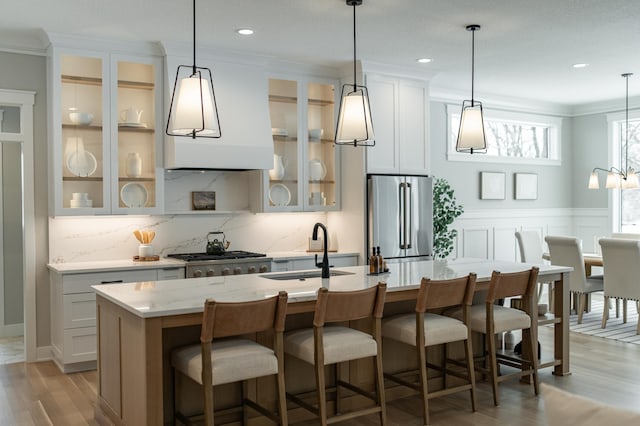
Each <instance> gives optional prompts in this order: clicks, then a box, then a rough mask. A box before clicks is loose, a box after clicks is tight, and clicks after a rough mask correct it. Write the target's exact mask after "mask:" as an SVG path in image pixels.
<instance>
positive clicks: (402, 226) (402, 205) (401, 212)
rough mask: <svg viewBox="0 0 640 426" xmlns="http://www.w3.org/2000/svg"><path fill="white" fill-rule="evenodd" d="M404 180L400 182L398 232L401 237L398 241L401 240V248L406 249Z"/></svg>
mask: <svg viewBox="0 0 640 426" xmlns="http://www.w3.org/2000/svg"><path fill="white" fill-rule="evenodd" d="M404 185H405V184H404V182H401V183H400V184H398V214H399V219H400V220H399V221H398V232H399V234H400V235H399V238H398V241H399V242H400V248H401V249H405V248H406V247H405V239H404V233H405V225H406V221H405V214H406V212H405V202H404V197H405V194H404Z"/></svg>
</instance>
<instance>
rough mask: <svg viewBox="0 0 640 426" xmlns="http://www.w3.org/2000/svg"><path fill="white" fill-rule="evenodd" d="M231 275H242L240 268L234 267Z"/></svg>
mask: <svg viewBox="0 0 640 426" xmlns="http://www.w3.org/2000/svg"><path fill="white" fill-rule="evenodd" d="M233 273H234V274H236V275H240V274H241V273H242V268H241V267H239V266H236V267H235V268H233Z"/></svg>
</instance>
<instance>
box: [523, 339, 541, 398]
mask: <svg viewBox="0 0 640 426" xmlns="http://www.w3.org/2000/svg"><path fill="white" fill-rule="evenodd" d="M522 344H523V345H527V346H529V348H528V349H529V351H528V352H529V354H530V358H529V362H530V365H529V368H531V379H532V381H533V392H534V393H535V394H536V395H538V342H536V341H535V340H534V339H533V333H532V332H531V329H530V328H527V329H524V330H522ZM523 353H526V351H525V350H524V348H523Z"/></svg>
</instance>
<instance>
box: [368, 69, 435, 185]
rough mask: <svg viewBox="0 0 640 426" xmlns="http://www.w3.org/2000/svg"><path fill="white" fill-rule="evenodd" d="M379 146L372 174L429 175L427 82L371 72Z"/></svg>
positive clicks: (373, 151)
mask: <svg viewBox="0 0 640 426" xmlns="http://www.w3.org/2000/svg"><path fill="white" fill-rule="evenodd" d="M366 84H367V89H368V91H369V98H370V103H371V114H372V120H373V130H374V133H375V138H376V145H375V146H374V147H370V148H367V149H366V156H367V172H368V173H402V174H420V175H422V174H429V173H430V158H429V152H430V148H429V133H428V126H427V123H428V117H429V89H428V84H427V82H426V81H419V80H410V79H401V78H396V77H390V76H384V75H379V74H367V75H366Z"/></svg>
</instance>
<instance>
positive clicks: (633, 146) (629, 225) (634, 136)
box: [609, 114, 640, 233]
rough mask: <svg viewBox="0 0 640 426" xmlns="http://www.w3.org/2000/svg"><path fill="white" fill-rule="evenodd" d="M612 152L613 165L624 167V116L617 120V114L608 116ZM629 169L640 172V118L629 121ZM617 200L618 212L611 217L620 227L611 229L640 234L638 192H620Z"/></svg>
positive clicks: (631, 190)
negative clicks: (614, 218)
mask: <svg viewBox="0 0 640 426" xmlns="http://www.w3.org/2000/svg"><path fill="white" fill-rule="evenodd" d="M609 119H610V121H609V123H610V126H609V127H610V130H611V138H612V142H613V143H612V148H613V149H612V151H613V158H614V159H616V160H614V163H613V164H614V165H615V166H616V167H617V166H618V165H620V166H621V167H625V149H626V146H625V140H626V129H625V119H624V114H623V115H622V118H619V114H610V116H609ZM629 167H632V168H633V169H634V170H635V171H636V172H638V171H640V117H635V118H633V119H632V118H630V119H629ZM615 198H617V203H615V204H617V205H618V206H619V212H617V214H614V215H613V217H616V218H618V220H619V221H620V226H619V227H618V226H616V225H617V224H615V223H614V227H613V229H620V232H629V233H638V232H640V190H638V189H630V190H624V191H620V195H619V197H615Z"/></svg>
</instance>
